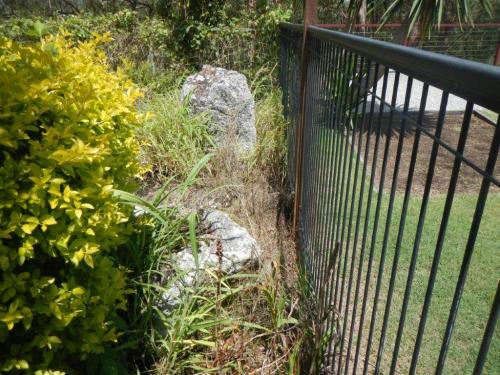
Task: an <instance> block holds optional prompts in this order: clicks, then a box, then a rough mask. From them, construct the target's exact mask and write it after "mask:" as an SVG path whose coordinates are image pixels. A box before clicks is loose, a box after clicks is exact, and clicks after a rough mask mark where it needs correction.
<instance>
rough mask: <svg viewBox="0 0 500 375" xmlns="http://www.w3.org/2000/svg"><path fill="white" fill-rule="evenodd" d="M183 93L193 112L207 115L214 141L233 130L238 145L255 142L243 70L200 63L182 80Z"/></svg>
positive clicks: (243, 146) (248, 145)
mask: <svg viewBox="0 0 500 375" xmlns="http://www.w3.org/2000/svg"><path fill="white" fill-rule="evenodd" d="M186 96H188V97H189V106H190V108H191V111H192V112H193V113H195V114H197V113H200V112H207V113H208V114H209V115H210V118H211V121H210V125H209V126H210V130H211V132H212V133H213V134H214V136H215V140H216V142H217V143H218V144H222V143H223V142H224V141H226V140H227V139H228V136H229V135H233V134H234V136H235V137H236V141H237V143H238V146H239V148H241V149H243V150H248V149H250V148H252V147H253V146H254V145H255V142H256V139H257V133H256V129H255V104H254V100H253V97H252V93H251V92H250V88H249V87H248V84H247V79H246V77H245V76H244V75H243V74H241V73H238V72H235V71H233V70H226V69H223V68H215V67H213V66H210V65H204V66H203V68H202V70H201V71H200V72H199V73H196V74H194V75H191V76H189V77H188V78H187V79H186V82H184V85H183V86H182V90H181V99H182V100H184V98H186Z"/></svg>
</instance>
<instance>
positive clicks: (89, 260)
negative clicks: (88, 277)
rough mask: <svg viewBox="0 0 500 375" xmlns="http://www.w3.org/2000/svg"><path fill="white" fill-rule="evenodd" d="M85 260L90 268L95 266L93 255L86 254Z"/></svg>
mask: <svg viewBox="0 0 500 375" xmlns="http://www.w3.org/2000/svg"><path fill="white" fill-rule="evenodd" d="M83 260H85V263H87V265H88V266H89V267H90V268H94V259H93V258H92V255H89V254H85V257H84V258H83Z"/></svg>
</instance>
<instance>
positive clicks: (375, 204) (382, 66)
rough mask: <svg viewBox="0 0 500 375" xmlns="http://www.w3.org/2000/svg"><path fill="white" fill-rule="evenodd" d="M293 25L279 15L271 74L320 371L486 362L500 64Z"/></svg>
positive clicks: (492, 340) (498, 186) (494, 286)
mask: <svg viewBox="0 0 500 375" xmlns="http://www.w3.org/2000/svg"><path fill="white" fill-rule="evenodd" d="M303 31H304V26H303V25H294V24H287V23H284V24H282V25H281V71H280V74H281V75H280V80H281V85H282V89H283V104H284V114H285V116H286V118H287V120H288V123H289V127H288V150H289V153H288V155H289V159H288V164H289V176H290V180H291V187H294V186H300V194H299V196H296V197H295V199H296V200H298V210H297V212H296V214H297V216H298V217H297V223H298V228H297V229H298V231H297V233H298V238H297V241H298V248H299V254H300V258H301V262H302V264H303V266H304V268H305V271H306V274H307V276H308V280H309V283H310V287H311V291H312V294H313V296H314V299H315V302H316V318H317V319H316V323H317V324H318V325H319V328H318V335H319V336H320V337H321V340H318V342H320V343H326V344H325V345H320V347H318V348H316V349H317V350H320V351H321V352H322V354H323V355H322V358H323V360H322V363H321V366H320V369H319V370H317V372H319V373H324V374H344V375H347V374H349V373H352V374H354V373H359V374H368V373H370V374H372V373H373V374H399V373H409V374H417V373H418V374H431V373H435V374H443V373H447V374H448V373H451V374H455V373H456V374H464V373H473V374H481V373H482V372H483V370H485V373H488V374H489V373H495V371H498V369H499V368H500V332H499V330H498V329H496V322H497V320H498V315H499V311H500V283H499V282H498V279H499V276H500V251H499V248H498V243H500V231H499V230H498V227H499V226H500V218H499V215H498V212H500V211H499V210H500V166H498V165H497V159H498V151H499V145H500V121H499V120H498V112H500V68H497V67H494V66H489V65H486V64H480V63H475V62H470V61H466V60H462V59H459V58H455V57H450V56H445V55H441V54H436V53H432V52H427V51H422V50H418V49H414V48H409V47H404V46H399V45H394V44H391V43H387V42H383V41H378V40H373V39H369V38H364V37H360V36H356V35H350V34H344V33H340V32H336V31H332V30H326V29H324V28H319V27H314V26H309V27H307V33H306V36H305V38H306V41H305V43H303V38H304V33H303ZM303 45H304V46H305V48H306V49H307V54H305V55H303V54H302V46H303ZM302 56H308V59H307V60H303V59H302ZM303 65H304V66H303ZM303 67H304V68H305V69H306V70H307V75H306V77H307V79H306V80H305V84H306V86H305V91H304V97H301V95H300V93H301V87H300V85H301V73H302V68H303ZM302 100H303V105H301V101H302ZM301 108H303V111H304V113H303V114H302V113H300V112H301ZM474 111H479V112H481V113H482V114H484V116H486V117H488V118H489V119H490V120H493V123H494V124H495V123H496V125H492V124H491V121H483V120H481V118H479V117H477V116H475V115H474ZM302 115H304V116H303V119H304V121H303V122H301V118H302V117H301V116H302ZM297 137H302V141H301V142H297V141H296V138H297ZM297 145H298V146H299V149H297ZM298 158H300V159H301V163H297V161H298V160H297V159H298ZM297 165H300V168H299V170H296V166H297Z"/></svg>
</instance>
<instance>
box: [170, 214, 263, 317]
mask: <svg viewBox="0 0 500 375" xmlns="http://www.w3.org/2000/svg"><path fill="white" fill-rule="evenodd" d="M198 228H201V229H202V232H203V233H205V234H203V235H201V236H200V237H199V243H198V262H199V269H200V270H203V269H212V270H216V269H218V267H219V257H218V255H217V246H218V244H219V246H220V250H221V254H222V258H221V259H222V261H221V264H220V269H221V271H222V272H224V273H226V274H233V273H237V272H239V271H241V270H242V269H244V268H247V267H252V266H253V267H255V266H257V265H258V264H259V261H260V256H261V250H260V247H259V245H258V244H257V241H255V239H254V238H253V237H252V236H251V235H250V233H248V231H247V230H246V229H245V228H243V227H242V226H240V225H238V224H236V223H235V222H234V221H233V220H231V218H230V217H229V216H228V215H227V214H225V213H224V212H222V211H218V210H205V211H204V212H202V213H201V217H200V221H199V223H198ZM173 263H174V264H175V267H174V268H177V272H178V273H180V274H181V275H182V276H181V277H179V278H178V279H177V280H176V281H175V282H174V283H173V284H171V285H170V287H169V288H168V290H167V291H166V292H164V294H163V296H162V299H163V301H162V306H160V307H161V308H162V310H169V309H171V308H172V307H174V306H176V305H177V303H178V300H179V298H180V296H181V294H182V290H183V288H185V287H188V286H192V285H193V282H194V281H195V278H196V271H197V268H196V262H195V257H194V255H193V251H192V249H191V247H186V248H184V249H182V250H181V251H180V252H178V253H176V254H174V256H173ZM172 277H174V278H175V276H174V275H170V278H172Z"/></svg>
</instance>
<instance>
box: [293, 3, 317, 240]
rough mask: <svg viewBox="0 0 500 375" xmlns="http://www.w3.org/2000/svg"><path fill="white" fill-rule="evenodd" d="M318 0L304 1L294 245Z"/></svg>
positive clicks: (297, 223) (296, 152)
mask: <svg viewBox="0 0 500 375" xmlns="http://www.w3.org/2000/svg"><path fill="white" fill-rule="evenodd" d="M317 11H318V0H305V1H304V32H303V36H302V51H301V77H300V112H299V113H300V117H299V124H298V128H297V136H296V143H295V201H294V207H293V230H294V237H295V240H296V243H297V244H298V239H299V238H298V234H299V215H300V208H301V207H300V201H301V196H302V154H303V137H304V126H305V121H306V117H305V112H306V111H305V109H306V91H307V90H306V86H307V67H308V65H309V50H308V48H307V44H308V41H309V33H308V26H309V25H315V24H317V22H318V19H317V18H318V17H317Z"/></svg>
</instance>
